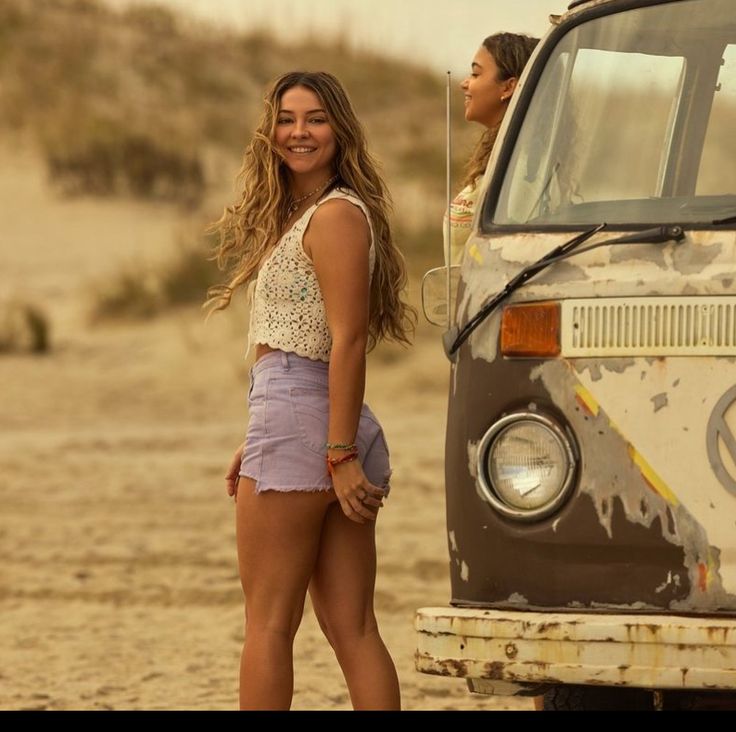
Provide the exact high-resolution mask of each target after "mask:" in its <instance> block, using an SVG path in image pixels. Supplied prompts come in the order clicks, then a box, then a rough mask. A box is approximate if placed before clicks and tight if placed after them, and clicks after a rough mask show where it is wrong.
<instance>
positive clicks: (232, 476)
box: [225, 443, 245, 501]
mask: <svg viewBox="0 0 736 732" xmlns="http://www.w3.org/2000/svg"><path fill="white" fill-rule="evenodd" d="M243 450H245V443H243V444H242V445H241V446H240V447H239V448H238V449H237V450H236V451H235V455H233V459H232V460H231V461H230V465H229V466H228V469H227V473H225V485H226V486H227V494H228V496H233V497H234V498H235V500H236V501H237V500H238V474H239V473H240V461H241V459H242V457H243Z"/></svg>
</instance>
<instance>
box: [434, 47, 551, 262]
mask: <svg viewBox="0 0 736 732" xmlns="http://www.w3.org/2000/svg"><path fill="white" fill-rule="evenodd" d="M538 42H539V39H538V38H531V37H529V36H525V35H519V34H516V33H496V34H495V35H492V36H488V38H486V39H485V40H484V41H483V43H482V44H481V47H480V48H479V49H478V51H477V52H476V54H475V56H474V57H473V61H472V63H471V65H470V74H469V75H468V76H467V77H466V78H465V79H464V80H463V82H462V83H461V84H460V87H461V88H462V90H463V94H464V98H465V119H466V120H467V121H468V122H477V123H479V124H481V125H483V127H485V131H484V132H483V135H482V136H481V138H480V140H479V141H478V144H477V145H476V147H475V150H474V152H473V155H472V156H471V158H470V160H469V161H468V164H467V165H466V168H465V178H464V180H463V182H462V190H461V191H460V193H458V195H457V196H456V197H455V199H454V200H453V201H452V204H451V206H450V245H451V257H452V264H459V262H460V260H461V259H462V254H463V251H464V248H465V242H466V241H467V239H468V235H469V234H470V227H471V226H472V223H473V215H474V214H475V206H476V203H477V200H478V184H479V183H480V179H481V177H482V175H483V173H484V171H485V169H486V165H488V159H489V158H490V157H491V152H492V150H493V144H494V143H495V141H496V136H497V135H498V130H499V128H500V127H501V122H502V121H503V118H504V115H505V114H506V110H507V109H508V106H509V101H510V100H511V97H512V96H513V95H514V92H515V91H516V85H517V84H518V82H519V77H520V76H521V72H522V71H523V70H524V67H525V66H526V63H527V61H528V60H529V57H530V56H531V55H532V51H533V50H534V48H535V46H536V45H537V43H538ZM445 223H446V220H445ZM446 230H447V229H446V227H445V231H446Z"/></svg>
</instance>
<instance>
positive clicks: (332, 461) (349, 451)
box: [325, 442, 358, 475]
mask: <svg viewBox="0 0 736 732" xmlns="http://www.w3.org/2000/svg"><path fill="white" fill-rule="evenodd" d="M325 447H326V448H327V449H328V450H343V451H345V453H346V454H345V455H343V456H342V457H335V458H333V457H330V456H329V455H327V472H328V473H329V474H330V475H332V474H333V472H332V470H333V468H334V466H335V465H340V463H349V462H352V461H353V460H357V459H358V446H357V445H356V444H355V443H351V444H349V445H347V444H342V443H340V442H328V443H327V444H326V445H325Z"/></svg>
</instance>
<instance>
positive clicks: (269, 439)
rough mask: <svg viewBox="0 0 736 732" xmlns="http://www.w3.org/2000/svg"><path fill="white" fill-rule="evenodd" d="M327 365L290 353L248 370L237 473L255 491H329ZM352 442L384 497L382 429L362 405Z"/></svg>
mask: <svg viewBox="0 0 736 732" xmlns="http://www.w3.org/2000/svg"><path fill="white" fill-rule="evenodd" d="M328 368H329V364H326V363H323V362H321V361H312V360H311V359H309V358H304V357H302V356H297V355H296V354H295V353H286V352H284V351H273V352H271V353H267V354H266V355H265V356H263V357H262V358H260V359H258V361H257V362H256V363H255V364H254V365H253V367H252V368H251V370H250V391H249V393H248V412H249V419H248V430H247V432H246V435H245V450H244V451H243V457H242V460H241V463H240V475H241V476H243V477H245V478H252V479H253V480H255V482H256V486H255V491H256V493H260V492H261V491H268V490H274V491H320V490H330V489H331V488H332V479H331V478H330V476H329V474H328V472H327V463H326V461H325V454H326V450H325V443H326V441H327V421H328V414H329V396H328V381H327V375H328ZM355 442H356V444H357V446H358V454H359V457H360V461H361V463H362V465H363V470H364V471H365V474H366V477H367V478H368V480H369V481H370V482H371V483H373V484H374V485H377V486H380V487H382V488H384V490H385V491H386V495H388V493H389V490H390V486H389V478H390V477H391V467H390V464H389V452H388V447H387V445H386V439H385V437H384V435H383V430H382V429H381V425H380V424H379V423H378V420H377V419H376V417H375V415H374V414H373V412H371V410H370V409H369V408H368V406H367V405H365V404H364V405H363V408H362V409H361V412H360V421H359V424H358V434H357V436H356V439H355Z"/></svg>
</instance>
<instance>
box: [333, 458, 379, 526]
mask: <svg viewBox="0 0 736 732" xmlns="http://www.w3.org/2000/svg"><path fill="white" fill-rule="evenodd" d="M332 487H333V488H334V489H335V495H336V496H337V500H338V501H340V506H341V507H342V511H343V513H344V514H345V515H346V516H347V517H348V518H349V519H350V520H351V521H355V522H356V523H358V524H364V523H365V522H366V520H369V521H375V520H376V514H377V513H378V509H379V508H382V507H383V497H384V495H385V493H384V491H383V490H382V489H381V488H379V487H378V486H377V485H373V483H371V482H370V481H369V480H368V478H366V477H365V473H364V472H363V468H362V466H361V464H360V463H359V462H358V461H357V460H351V461H350V462H348V463H340V464H339V465H333V466H332Z"/></svg>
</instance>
